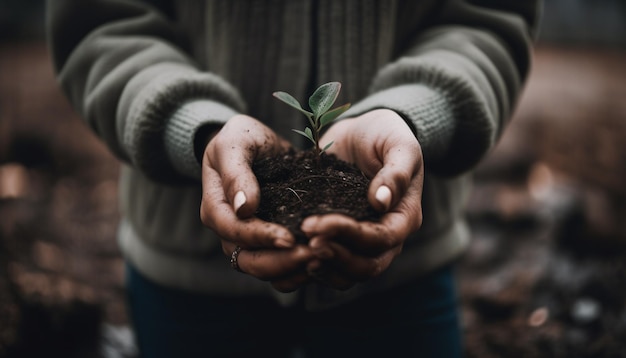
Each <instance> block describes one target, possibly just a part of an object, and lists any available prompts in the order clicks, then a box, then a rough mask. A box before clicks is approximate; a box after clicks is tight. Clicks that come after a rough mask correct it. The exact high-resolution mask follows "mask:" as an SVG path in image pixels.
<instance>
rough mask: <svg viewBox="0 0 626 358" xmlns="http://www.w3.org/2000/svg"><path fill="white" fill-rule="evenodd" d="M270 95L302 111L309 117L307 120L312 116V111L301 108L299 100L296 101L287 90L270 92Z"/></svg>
mask: <svg viewBox="0 0 626 358" xmlns="http://www.w3.org/2000/svg"><path fill="white" fill-rule="evenodd" d="M272 96H274V97H276V98H277V99H279V100H281V101H283V102H285V103H286V104H288V105H290V106H291V107H293V108H295V109H297V110H298V111H300V112H302V113H303V114H304V115H305V116H307V118H309V120H310V119H311V117H312V116H313V113H311V112H309V111H307V110H305V109H304V108H302V106H301V105H300V102H298V100H297V99H295V98H294V97H293V96H292V95H290V94H289V93H287V92H281V91H278V92H274V93H272Z"/></svg>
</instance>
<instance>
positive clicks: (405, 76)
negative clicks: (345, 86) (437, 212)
mask: <svg viewBox="0 0 626 358" xmlns="http://www.w3.org/2000/svg"><path fill="white" fill-rule="evenodd" d="M539 5H540V1H530V0H511V1H492V0H473V1H471V0H450V1H446V2H445V3H443V4H442V5H441V7H440V8H439V10H438V11H437V13H436V14H435V15H434V17H433V20H432V21H431V22H430V25H429V26H428V27H427V28H426V29H423V30H421V31H418V32H416V33H415V35H414V36H413V40H412V42H410V44H409V45H408V46H407V47H406V48H405V50H404V51H403V53H402V55H401V56H400V57H399V58H398V59H397V60H395V61H394V62H392V63H390V64H388V65H386V66H385V67H383V68H382V69H381V70H380V71H379V72H378V74H377V75H376V76H375V78H374V80H373V83H372V85H371V88H370V95H369V96H368V97H366V98H365V99H364V100H362V101H361V102H359V103H356V104H355V105H354V106H353V107H352V108H351V109H350V111H349V112H347V113H346V114H345V115H344V117H345V116H354V115H358V114H361V113H364V112H366V111H369V110H372V109H375V108H388V109H392V110H395V111H396V112H397V113H399V114H400V115H401V116H403V118H405V120H406V121H407V122H408V123H409V125H411V126H412V128H413V130H414V131H415V134H416V136H417V138H418V140H419V142H420V144H421V146H422V150H423V153H424V162H425V165H426V167H427V169H428V170H430V171H432V172H434V173H436V174H439V175H446V176H448V175H457V174H460V173H462V172H464V171H466V170H468V169H470V168H471V167H473V166H474V165H475V164H476V163H477V162H478V161H479V160H480V159H481V158H482V157H483V156H484V155H485V154H486V153H487V151H488V150H489V149H490V148H492V147H493V145H494V144H495V142H496V141H497V139H498V136H499V135H500V133H501V132H502V130H503V128H504V126H505V124H506V122H507V121H508V119H509V117H510V116H511V113H512V110H513V108H514V104H515V101H516V99H517V98H518V96H519V94H520V92H521V90H522V85H523V82H524V80H525V78H526V77H527V75H528V71H529V67H530V62H531V46H532V40H533V37H534V32H535V28H536V25H537V21H538V20H537V16H538V13H539Z"/></svg>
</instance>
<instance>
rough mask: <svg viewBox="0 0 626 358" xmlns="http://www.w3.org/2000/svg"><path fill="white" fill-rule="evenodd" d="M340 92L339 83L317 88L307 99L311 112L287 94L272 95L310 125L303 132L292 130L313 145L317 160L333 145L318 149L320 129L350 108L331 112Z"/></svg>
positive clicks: (345, 105) (345, 106) (348, 104)
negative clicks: (303, 117) (295, 111)
mask: <svg viewBox="0 0 626 358" xmlns="http://www.w3.org/2000/svg"><path fill="white" fill-rule="evenodd" d="M340 90H341V83H339V82H329V83H325V84H323V85H321V86H319V87H318V88H317V89H316V90H315V92H313V94H312V95H311V97H309V108H310V110H311V111H307V110H305V109H304V108H302V106H301V105H300V102H298V100H297V99H295V98H294V97H293V96H292V95H290V94H289V93H286V92H280V91H279V92H274V93H273V96H274V97H276V98H278V99H279V100H281V101H283V102H285V103H286V104H288V105H289V106H291V107H293V108H295V109H297V110H298V111H300V112H301V113H302V114H304V115H305V116H306V117H307V119H308V120H309V124H310V125H311V126H310V127H306V128H305V129H304V131H301V130H298V129H292V130H293V131H294V132H296V133H298V134H300V135H302V136H304V137H306V138H307V139H308V140H310V141H311V142H312V143H313V150H314V151H315V153H316V155H317V156H316V157H317V158H319V156H320V155H322V153H324V152H325V151H326V150H327V149H328V148H330V146H331V145H333V142H330V143H328V144H326V145H325V146H324V148H320V144H319V140H320V132H321V130H322V128H324V127H325V126H327V125H328V124H330V123H331V122H332V121H334V120H335V119H337V117H339V116H340V115H341V114H342V113H343V112H345V111H347V110H348V108H350V103H346V104H344V105H343V106H340V107H337V108H335V109H332V110H331V109H330V107H332V106H333V104H334V103H335V101H336V100H337V96H338V95H339V91H340Z"/></svg>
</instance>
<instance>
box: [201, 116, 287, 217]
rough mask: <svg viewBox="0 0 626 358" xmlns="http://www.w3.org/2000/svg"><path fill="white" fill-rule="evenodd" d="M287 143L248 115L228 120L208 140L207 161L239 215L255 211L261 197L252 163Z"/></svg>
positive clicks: (244, 215) (282, 148)
mask: <svg viewBox="0 0 626 358" xmlns="http://www.w3.org/2000/svg"><path fill="white" fill-rule="evenodd" d="M287 146H288V143H286V142H285V141H284V140H283V139H281V138H279V137H278V136H277V135H276V134H275V133H274V132H273V131H272V130H270V129H269V128H268V127H267V126H265V125H264V124H262V123H261V122H259V121H258V120H256V119H254V118H252V117H248V116H243V115H239V116H235V117H233V118H231V119H229V120H228V122H227V123H226V125H225V126H224V127H223V128H222V130H221V131H220V133H219V136H216V137H215V138H214V139H213V141H211V143H210V144H209V150H208V156H209V158H208V159H209V160H208V162H209V163H208V164H209V165H211V166H213V168H214V169H215V170H216V171H217V172H218V173H219V174H220V177H221V179H222V182H223V187H224V191H225V193H226V197H227V198H228V199H229V201H230V203H231V205H232V206H233V209H234V211H235V213H236V214H237V215H238V216H239V217H241V218H247V217H250V216H252V215H253V214H254V212H255V211H256V209H257V207H258V205H259V201H260V189H259V184H258V181H257V179H256V176H255V175H254V172H253V171H252V163H253V162H254V160H255V159H256V158H258V157H260V156H268V155H274V154H277V153H278V152H279V151H281V150H285V149H286V148H287Z"/></svg>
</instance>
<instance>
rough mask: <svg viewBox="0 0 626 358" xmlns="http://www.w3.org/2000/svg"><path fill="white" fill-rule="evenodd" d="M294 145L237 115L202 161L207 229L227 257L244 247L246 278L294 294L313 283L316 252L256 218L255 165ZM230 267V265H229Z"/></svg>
mask: <svg viewBox="0 0 626 358" xmlns="http://www.w3.org/2000/svg"><path fill="white" fill-rule="evenodd" d="M288 146H289V143H288V142H287V141H285V140H284V139H282V138H280V137H279V136H278V135H277V134H276V133H274V131H272V130H271V129H270V128H268V127H267V126H265V125H264V124H263V123H261V122H259V121H258V120H256V119H254V118H252V117H249V116H245V115H236V116H234V117H232V118H230V119H229V120H228V121H227V122H226V123H225V124H224V126H223V127H222V128H221V129H220V130H219V131H218V132H217V133H216V134H215V135H214V136H213V138H212V139H211V140H210V141H209V143H208V145H207V146H206V148H205V151H204V155H203V159H202V204H201V207H200V217H201V219H202V223H203V224H204V225H205V226H207V227H209V228H211V229H212V230H213V231H215V233H217V235H219V236H220V238H221V240H222V249H223V251H224V254H225V255H226V256H227V257H229V258H230V257H231V253H232V252H233V251H234V250H235V248H236V247H237V246H239V247H241V252H240V253H239V255H238V260H237V262H238V266H239V269H240V270H241V271H242V272H245V273H247V274H249V275H252V276H254V277H257V278H259V279H261V280H264V281H270V282H271V283H272V285H273V286H274V287H275V288H276V289H277V290H279V291H282V292H289V291H293V290H295V289H297V288H298V287H300V286H302V285H303V284H305V283H307V282H308V281H309V276H308V275H307V273H306V269H305V267H306V263H307V262H308V261H309V260H310V259H311V258H312V253H311V249H309V248H308V246H306V245H296V244H295V238H294V237H293V235H292V234H291V233H290V232H289V230H288V229H287V228H286V227H284V226H281V225H278V224H274V223H269V222H266V221H263V220H261V219H258V218H256V217H254V216H253V215H254V212H255V211H256V209H257V207H258V205H259V202H260V199H261V193H260V189H259V184H258V182H257V179H256V176H255V175H254V173H253V171H252V163H253V161H254V160H255V159H256V158H259V157H264V156H271V155H274V154H277V153H279V152H281V151H283V150H285V149H287V148H288ZM225 264H227V262H226V261H225Z"/></svg>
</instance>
